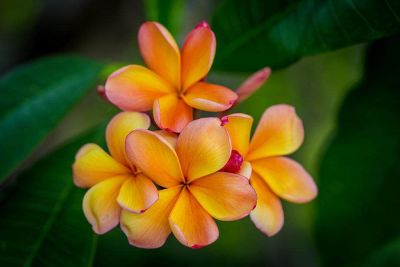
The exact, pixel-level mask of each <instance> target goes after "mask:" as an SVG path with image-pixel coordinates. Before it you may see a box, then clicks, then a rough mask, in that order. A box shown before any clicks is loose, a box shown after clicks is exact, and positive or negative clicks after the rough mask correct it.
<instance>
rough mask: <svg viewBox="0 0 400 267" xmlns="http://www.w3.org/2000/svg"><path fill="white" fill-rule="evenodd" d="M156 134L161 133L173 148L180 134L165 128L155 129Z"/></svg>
mask: <svg viewBox="0 0 400 267" xmlns="http://www.w3.org/2000/svg"><path fill="white" fill-rule="evenodd" d="M154 132H155V133H156V134H158V135H160V136H161V137H162V138H164V139H165V141H167V142H168V143H169V144H170V145H171V146H172V147H173V148H175V147H176V142H177V141H178V136H177V135H176V134H175V133H171V132H167V131H164V130H158V131H154Z"/></svg>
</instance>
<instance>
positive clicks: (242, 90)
mask: <svg viewBox="0 0 400 267" xmlns="http://www.w3.org/2000/svg"><path fill="white" fill-rule="evenodd" d="M270 75H271V69H270V68H263V69H261V70H259V71H257V72H256V73H254V74H253V75H251V76H250V77H249V78H248V79H247V80H245V81H244V82H243V83H242V84H241V85H240V86H239V87H238V89H237V90H236V93H237V94H238V96H239V98H238V100H237V102H238V103H240V102H243V101H244V100H246V99H247V98H249V97H250V96H251V95H252V94H254V93H255V92H256V91H257V90H258V89H259V88H260V87H261V86H262V85H263V84H264V83H265V81H266V80H268V78H269V76H270Z"/></svg>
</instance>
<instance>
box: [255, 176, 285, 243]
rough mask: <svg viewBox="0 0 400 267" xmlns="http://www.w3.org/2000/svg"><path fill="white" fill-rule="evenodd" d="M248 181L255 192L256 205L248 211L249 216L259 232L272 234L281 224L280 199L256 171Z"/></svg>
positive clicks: (282, 218) (276, 231)
mask: <svg viewBox="0 0 400 267" xmlns="http://www.w3.org/2000/svg"><path fill="white" fill-rule="evenodd" d="M250 183H251V185H252V186H253V188H254V189H255V190H256V192H257V206H256V208H255V209H254V210H253V211H252V212H251V213H250V218H251V220H252V221H253V222H254V224H255V225H256V227H257V228H258V229H259V230H260V231H261V232H263V233H264V234H266V235H267V236H273V235H275V234H276V233H278V232H279V231H280V230H281V229H282V226H283V221H284V215H283V209H282V204H281V201H280V200H279V198H278V197H277V196H276V195H275V194H274V193H273V192H272V191H271V189H269V187H268V185H267V184H266V183H265V182H264V181H263V180H262V178H261V177H260V176H258V175H257V174H256V173H253V175H252V176H251V179H250Z"/></svg>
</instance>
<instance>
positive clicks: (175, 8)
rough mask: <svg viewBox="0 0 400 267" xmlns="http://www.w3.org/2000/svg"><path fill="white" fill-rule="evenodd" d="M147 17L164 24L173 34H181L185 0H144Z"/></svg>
mask: <svg viewBox="0 0 400 267" xmlns="http://www.w3.org/2000/svg"><path fill="white" fill-rule="evenodd" d="M144 6H145V12H146V19H147V20H153V21H157V22H159V23H161V24H162V25H164V26H165V27H166V28H167V29H168V30H169V31H170V32H171V33H172V34H173V35H175V36H176V35H177V34H179V31H180V29H181V26H182V24H183V10H184V7H185V1H183V0H144Z"/></svg>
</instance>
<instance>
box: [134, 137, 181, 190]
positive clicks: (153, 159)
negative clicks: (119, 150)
mask: <svg viewBox="0 0 400 267" xmlns="http://www.w3.org/2000/svg"><path fill="white" fill-rule="evenodd" d="M126 155H127V157H128V159H129V160H130V161H131V162H132V163H133V164H135V166H136V167H138V168H139V169H140V170H141V171H142V172H143V173H144V174H145V175H146V176H147V177H149V178H150V179H152V180H153V181H154V182H156V183H157V184H158V185H160V186H162V187H171V186H175V185H179V184H180V183H182V182H183V181H184V178H183V175H182V171H181V166H180V164H179V160H178V156H177V155H176V153H175V150H174V148H173V147H172V146H171V145H170V144H169V143H168V142H167V141H165V139H164V138H162V137H161V136H159V135H158V134H156V133H153V132H151V131H148V130H134V131H133V132H131V133H130V134H129V135H128V137H127V138H126Z"/></svg>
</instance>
